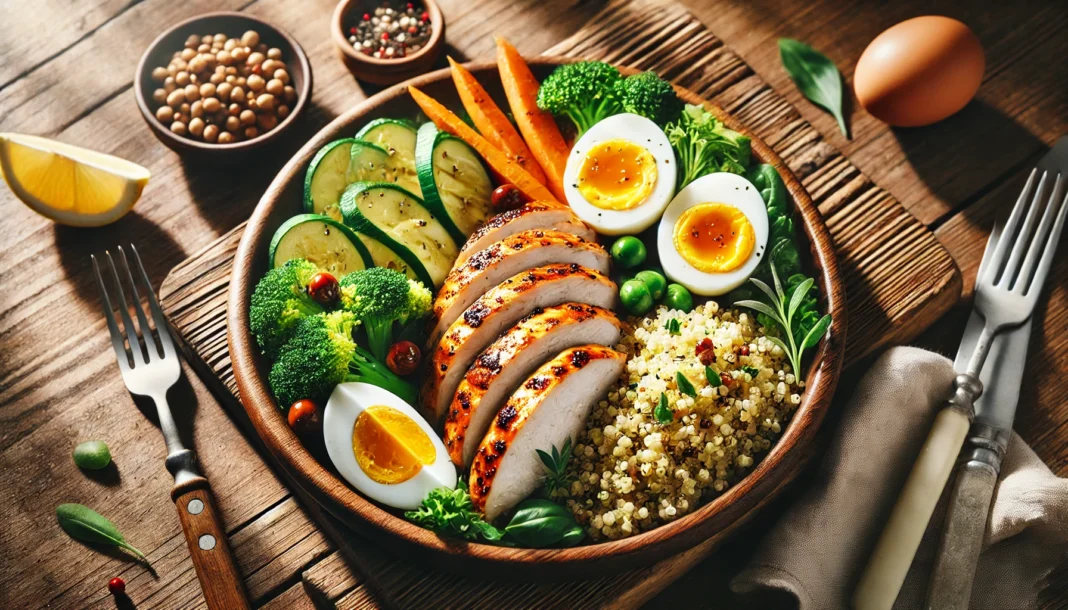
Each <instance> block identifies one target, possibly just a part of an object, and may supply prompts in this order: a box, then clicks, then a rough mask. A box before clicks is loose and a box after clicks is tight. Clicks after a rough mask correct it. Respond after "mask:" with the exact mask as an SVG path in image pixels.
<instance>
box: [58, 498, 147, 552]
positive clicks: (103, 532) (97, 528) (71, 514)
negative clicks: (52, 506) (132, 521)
mask: <svg viewBox="0 0 1068 610" xmlns="http://www.w3.org/2000/svg"><path fill="white" fill-rule="evenodd" d="M56 519H57V520H58V521H59V526H60V527H62V528H63V531H65V532H67V534H68V535H70V537H71V538H74V539H76V540H81V541H82V542H89V543H93V544H106V545H109V546H118V547H122V548H124V549H126V550H127V551H130V552H131V553H133V554H134V555H137V557H138V558H139V559H142V560H145V561H147V559H146V558H145V554H144V553H142V552H141V551H139V550H137V549H135V548H134V547H133V546H131V545H130V544H129V543H127V542H126V539H125V538H123V536H122V533H121V532H119V528H117V527H115V524H114V523H112V522H111V521H108V520H107V518H105V517H104V516H103V515H101V514H100V513H98V512H96V511H95V510H93V509H91V508H89V507H88V506H83V505H81V504H60V505H59V506H57V507H56Z"/></svg>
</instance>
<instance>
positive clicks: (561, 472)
mask: <svg viewBox="0 0 1068 610" xmlns="http://www.w3.org/2000/svg"><path fill="white" fill-rule="evenodd" d="M572 449H573V448H572V446H571V437H570V436H569V437H567V438H566V439H564V446H563V448H561V449H560V450H559V451H557V449H556V446H555V445H554V446H553V448H552V453H546V452H544V451H542V450H541V449H535V451H536V452H537V453H538V457H539V458H540V459H541V463H542V464H545V468H546V469H547V470H548V474H547V475H546V476H545V493H546V494H548V496H549V497H550V498H551V497H553V493H554V492H555V491H556V490H558V489H562V490H564V491H567V490H568V488H570V487H571V481H572V477H571V476H570V475H569V474H568V473H567V463H568V462H569V461H570V460H571V451H572Z"/></svg>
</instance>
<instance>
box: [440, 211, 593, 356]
mask: <svg viewBox="0 0 1068 610" xmlns="http://www.w3.org/2000/svg"><path fill="white" fill-rule="evenodd" d="M610 259H611V257H609V256H608V252H606V251H605V249H604V248H602V247H601V246H600V244H598V243H597V242H593V241H586V240H585V239H582V238H581V237H576V236H574V235H571V234H570V233H561V232H560V231H548V230H545V229H531V230H530V231H523V232H522V233H516V234H515V235H510V236H508V237H506V238H504V239H502V240H501V241H498V242H494V243H493V244H491V245H490V246H489V247H488V248H485V249H483V250H480V251H479V252H477V253H475V254H474V255H472V256H471V258H469V259H467V262H466V263H464V264H463V265H460V266H459V267H455V268H453V270H452V271H451V272H450V273H449V276H448V277H446V278H445V283H444V284H442V286H441V290H440V291H439V292H438V296H437V298H435V299H434V307H433V309H432V310H431V312H430V321H429V322H428V328H430V329H431V331H430V339H429V341H428V342H427V347H428V348H429V347H430V346H433V345H434V344H436V343H437V342H438V340H440V339H441V335H442V334H443V333H444V332H445V330H446V329H447V328H449V325H450V324H452V323H453V322H455V321H456V318H458V317H459V316H460V314H461V313H463V311H464V310H465V309H467V308H468V307H469V306H470V305H471V304H472V303H474V302H475V300H476V299H478V297H480V296H482V295H483V294H485V293H486V291H487V290H489V289H490V288H493V287H494V286H496V285H497V284H499V283H500V282H502V281H504V280H506V279H508V278H510V277H512V276H513V275H515V274H517V273H520V272H521V271H524V270H526V269H533V268H534V267H542V266H545V265H549V264H552V263H574V264H577V265H582V266H583V267H586V268H588V269H593V270H594V271H600V272H601V273H608V267H609V264H610Z"/></svg>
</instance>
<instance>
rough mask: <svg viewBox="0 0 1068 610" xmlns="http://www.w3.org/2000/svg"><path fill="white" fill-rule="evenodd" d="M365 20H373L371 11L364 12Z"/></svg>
mask: <svg viewBox="0 0 1068 610" xmlns="http://www.w3.org/2000/svg"><path fill="white" fill-rule="evenodd" d="M363 20H364V21H370V20H371V15H370V14H369V13H364V14H363Z"/></svg>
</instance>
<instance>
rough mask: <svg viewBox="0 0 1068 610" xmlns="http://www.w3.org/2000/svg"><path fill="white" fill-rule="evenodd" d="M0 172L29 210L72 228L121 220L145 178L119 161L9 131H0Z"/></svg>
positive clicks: (138, 169)
mask: <svg viewBox="0 0 1068 610" xmlns="http://www.w3.org/2000/svg"><path fill="white" fill-rule="evenodd" d="M0 173H2V174H3V176H4V180H6V181H7V184H8V186H10V187H11V190H12V191H14V192H15V196H16V197H18V198H19V199H21V200H22V202H23V203H25V204H26V205H27V206H29V207H30V208H31V209H32V210H33V211H35V212H37V213H38V214H41V215H42V216H45V217H46V218H49V219H51V220H53V221H55V222H58V223H60V224H65V225H72V226H76V227H99V226H101V225H106V224H108V223H111V222H115V221H116V220H118V219H119V218H122V217H123V216H124V215H125V214H126V213H127V212H129V211H130V208H132V207H133V205H134V204H135V203H137V200H138V199H139V198H140V197H141V191H142V190H144V188H145V184H147V183H148V178H149V176H150V175H151V174H150V173H149V171H148V170H147V169H145V168H144V167H141V166H140V165H137V164H136V163H131V162H129V161H126V160H125V159H120V158H118V157H113V156H111V155H106V154H104V153H99V152H96V151H93V150H88V149H85V148H80V147H78V146H72V145H70V144H64V143H63V142H57V141H55V140H49V139H48V138H41V137H37V136H27V135H22V134H15V133H0Z"/></svg>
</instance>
